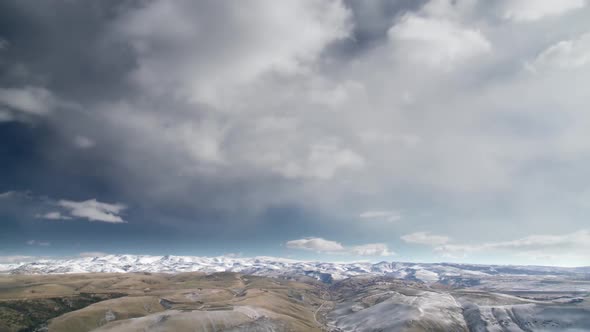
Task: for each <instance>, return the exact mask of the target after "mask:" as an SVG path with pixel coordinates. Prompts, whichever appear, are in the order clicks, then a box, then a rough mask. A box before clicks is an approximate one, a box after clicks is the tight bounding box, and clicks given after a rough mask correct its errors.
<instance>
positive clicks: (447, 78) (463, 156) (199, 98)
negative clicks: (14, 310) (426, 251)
mask: <svg viewBox="0 0 590 332" xmlns="http://www.w3.org/2000/svg"><path fill="white" fill-rule="evenodd" d="M47 12H51V13H54V15H44V14H42V13H47ZM589 18H590V6H588V4H587V1H585V0H563V1H534V0H514V1H508V0H506V1H504V0H501V1H493V2H489V1H483V0H479V1H478V0H457V1H451V0H423V1H381V0H378V1H371V2H358V3H357V2H354V1H344V0H310V1H295V0H293V1H281V2H276V1H267V0H255V1H252V2H249V3H248V5H246V4H244V3H236V2H232V1H225V0H222V1H215V2H212V3H205V2H193V1H188V0H180V1H164V0H148V1H139V2H137V1H123V2H120V1H110V0H108V1H101V2H100V4H95V5H92V6H86V5H85V4H84V3H83V2H80V1H67V2H64V1H57V0H50V1H48V2H46V3H41V4H40V3H37V2H35V1H30V0H23V1H6V2H4V3H2V4H0V20H2V21H3V22H7V23H6V24H5V25H3V27H2V28H1V29H0V71H1V72H2V73H3V75H2V77H1V78H0V126H1V128H0V152H2V154H1V156H2V157H1V158H2V159H1V160H0V164H2V165H3V166H4V167H3V170H2V171H1V172H0V183H2V185H0V192H17V193H24V192H30V197H28V198H22V197H21V198H19V199H18V202H19V203H18V204H11V203H6V202H8V199H5V198H3V196H1V195H2V194H0V205H1V207H2V210H1V211H0V212H2V217H3V218H5V219H6V220H10V225H8V224H7V226H3V227H4V229H0V231H4V232H3V233H5V234H9V233H8V232H11V233H10V235H6V237H7V238H8V239H15V240H10V241H14V246H23V243H24V242H25V241H26V240H27V239H29V238H39V237H37V236H31V237H29V236H28V234H27V236H25V235H26V234H22V232H23V231H22V230H23V229H27V230H31V232H44V231H46V229H41V227H47V226H48V225H52V226H53V227H66V226H63V225H62V224H66V223H69V224H71V223H70V222H53V223H49V222H47V223H44V224H43V226H39V225H37V224H35V222H40V220H38V219H39V218H44V219H50V220H54V221H58V220H65V219H69V218H72V219H83V220H89V221H98V222H102V223H85V224H92V225H83V226H80V227H81V228H80V229H78V228H74V227H72V226H70V227H71V228H69V229H60V230H59V232H58V231H57V230H56V234H57V233H60V234H64V233H68V232H72V234H71V237H72V238H76V237H81V236H84V234H87V233H90V232H89V231H88V229H90V228H91V227H97V229H98V228H99V227H101V226H104V227H119V229H120V230H121V232H128V233H125V234H123V233H121V234H122V237H123V235H125V236H128V237H140V236H154V237H159V236H162V235H161V234H162V233H166V232H168V233H166V234H168V236H170V239H173V240H176V239H180V238H182V237H183V236H185V235H186V234H191V236H192V237H191V239H190V241H189V240H186V241H187V242H186V245H187V246H188V245H189V244H190V243H192V242H194V241H197V242H199V241H200V242H203V243H204V242H205V241H207V240H210V238H211V234H213V235H215V236H218V237H219V239H217V240H219V241H217V242H216V243H218V244H217V246H219V250H224V251H225V250H229V251H235V252H242V251H243V250H242V248H227V245H228V244H233V243H234V242H235V241H234V240H235V239H236V238H242V237H243V234H244V233H246V232H250V233H248V234H249V235H252V236H254V235H256V236H258V235H261V236H262V238H264V239H265V241H268V242H267V243H265V244H264V245H262V244H261V247H264V248H265V249H263V250H266V251H269V250H274V249H276V248H278V247H280V244H284V243H286V241H288V240H289V239H300V240H294V241H299V242H292V241H290V242H292V243H291V245H290V246H291V247H293V248H301V249H308V250H309V252H310V253H313V252H341V253H345V254H347V255H351V256H355V255H359V256H362V255H365V254H367V255H374V256H379V255H387V254H389V253H390V252H389V250H388V247H392V248H396V251H397V252H398V254H399V255H400V257H402V258H416V259H428V257H422V256H419V254H418V253H414V252H413V251H411V250H409V251H408V252H403V250H404V249H403V246H402V247H400V249H398V245H399V244H402V243H400V241H401V242H403V243H408V244H410V243H411V244H427V245H430V246H435V247H437V246H451V245H456V246H462V245H463V244H464V243H468V242H470V241H473V242H474V243H509V242H510V241H516V240H515V239H527V238H529V237H531V236H532V235H533V234H561V233H563V234H575V233H576V232H578V231H579V230H581V229H585V228H584V225H585V222H586V216H587V215H588V213H590V204H588V198H589V197H590V195H589V194H590V190H589V189H588V188H590V180H589V179H588V177H587V174H586V173H587V169H588V167H590V140H588V134H587V133H588V127H589V126H590V116H588V112H587V108H588V107H587V106H588V101H587V99H588V98H587V95H588V93H587V88H586V87H587V86H590V79H589V77H590V60H589V59H590V47H589V45H590V42H589V40H590V38H589V37H588V36H589V34H590V19H589ZM60 198H67V200H59V199H60ZM11 199H12V200H14V199H15V198H14V197H13V198H11ZM2 201H6V202H5V203H2ZM119 202H121V203H119ZM126 206H129V208H126ZM23 211H26V213H23ZM19 212H21V213H19ZM23 216H29V217H31V218H33V219H34V220H33V221H31V220H27V219H26V218H25V217H23ZM34 216H37V217H38V218H37V219H36V220H35V218H34ZM105 223H108V224H110V225H107V224H105ZM78 224H80V223H78ZM83 224H84V223H83ZM83 227H88V229H86V228H84V229H83ZM126 227H127V228H126ZM150 227H159V228H158V231H154V230H153V229H152V228H150ZM92 229H94V228H92ZM124 229H125V230H124ZM499 229H500V230H503V229H510V232H500V233H498V232H497V230H499ZM162 230H165V231H166V232H162ZM144 231H145V233H144ZM19 232H21V233H19ZM150 232H152V233H150ZM147 233H149V234H147ZM140 234H141V235H140ZM146 234H147V235H146ZM306 234H312V235H314V238H302V237H303V236H305V235H306ZM404 234H408V235H406V236H404V237H403V238H402V239H400V236H403V235H404ZM440 234H445V235H440ZM55 237H56V240H54V239H50V240H51V243H52V244H53V245H52V247H54V246H55V244H56V243H57V242H56V241H57V238H58V237H59V236H58V235H56V236H55ZM222 237H226V238H223V239H221V238H222ZM197 238H198V239H197ZM230 238H231V239H230ZM325 238H328V239H333V240H334V241H332V240H325ZM16 239H18V240H16ZM232 241H234V242H232ZM144 242H145V241H141V239H137V241H135V242H133V241H122V242H121V243H120V245H121V246H126V245H127V243H144ZM169 242H174V243H176V242H175V241H169ZM342 243H368V244H370V245H359V246H357V247H354V246H350V245H342ZM179 245H180V244H179ZM212 246H214V245H213V244H211V245H209V246H207V248H210V247H212ZM339 246H340V247H341V248H339ZM287 247H289V245H288V246H287ZM330 247H331V249H330V250H327V249H326V248H330ZM270 248H273V249H270ZM448 248H450V247H448ZM490 248H493V249H494V250H496V249H497V250H500V248H499V247H497V246H492V247H490ZM84 250H86V249H84ZM96 250H107V249H104V248H98V249H97V248H89V249H87V251H96ZM502 250H504V249H502ZM518 250H520V251H519V252H521V253H524V252H525V251H528V250H529V249H527V248H524V247H521V248H520V249H514V250H513V251H515V252H516V251H518ZM447 251H449V250H447ZM473 252H475V253H474V254H473V255H477V258H481V259H487V258H486V257H484V256H485V250H475V251H473ZM195 254H198V253H195ZM404 255H405V256H404ZM432 255H438V254H437V253H436V252H435V253H433V254H432ZM436 257H438V256H436ZM513 257H515V256H514V255H511V254H510V255H506V256H505V259H506V260H507V261H511V262H512V261H514V258H513ZM474 259H475V258H474ZM523 260H526V259H525V258H523ZM580 261H582V262H586V263H587V264H590V262H588V260H587V259H586V260H585V261H584V260H580Z"/></svg>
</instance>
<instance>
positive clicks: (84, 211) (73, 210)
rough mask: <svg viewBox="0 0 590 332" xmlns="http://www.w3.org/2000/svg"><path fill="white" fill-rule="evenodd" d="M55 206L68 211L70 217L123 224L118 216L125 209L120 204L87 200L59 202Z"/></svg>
mask: <svg viewBox="0 0 590 332" xmlns="http://www.w3.org/2000/svg"><path fill="white" fill-rule="evenodd" d="M57 205H58V206H61V207H63V208H65V209H67V210H69V213H70V215H71V216H72V217H78V218H86V219H88V220H90V221H102V222H108V223H123V222H125V221H124V220H123V219H122V218H121V216H120V215H119V214H120V213H121V212H122V211H123V210H125V209H126V208H127V207H126V206H125V205H123V204H121V203H116V204H109V203H103V202H99V201H97V200H96V199H89V200H87V201H82V202H75V201H68V200H60V201H59V202H57Z"/></svg>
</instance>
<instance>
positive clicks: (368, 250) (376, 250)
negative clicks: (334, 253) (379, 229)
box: [350, 243, 395, 256]
mask: <svg viewBox="0 0 590 332" xmlns="http://www.w3.org/2000/svg"><path fill="white" fill-rule="evenodd" d="M350 253H351V254H353V255H356V256H393V255H395V252H393V251H390V250H389V248H388V247H387V245H386V244H384V243H369V244H363V245H360V246H353V247H352V248H350Z"/></svg>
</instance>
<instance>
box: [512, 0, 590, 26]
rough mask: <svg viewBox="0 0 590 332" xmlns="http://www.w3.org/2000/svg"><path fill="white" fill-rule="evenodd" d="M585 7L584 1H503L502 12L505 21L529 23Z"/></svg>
mask: <svg viewBox="0 0 590 332" xmlns="http://www.w3.org/2000/svg"><path fill="white" fill-rule="evenodd" d="M585 5H586V0H559V1H553V0H503V1H502V10H503V17H504V18H505V19H509V20H514V21H522V22H530V21H537V20H540V19H542V18H545V17H550V16H558V15H561V14H564V13H567V12H569V11H572V10H575V9H580V8H582V7H584V6H585Z"/></svg>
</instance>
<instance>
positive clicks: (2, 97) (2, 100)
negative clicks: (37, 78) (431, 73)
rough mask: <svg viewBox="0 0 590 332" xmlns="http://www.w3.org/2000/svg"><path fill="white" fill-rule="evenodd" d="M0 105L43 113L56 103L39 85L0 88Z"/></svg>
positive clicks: (48, 92)
mask: <svg viewBox="0 0 590 332" xmlns="http://www.w3.org/2000/svg"><path fill="white" fill-rule="evenodd" d="M0 105H2V106H4V107H7V108H9V109H11V110H14V111H19V112H25V113H28V114H34V115H45V114H47V113H49V112H50V111H51V110H52V109H53V108H54V107H55V106H57V105H58V101H57V99H56V98H55V97H54V96H53V94H52V93H51V92H50V91H49V90H47V89H45V88H41V87H35V86H26V87H23V88H0Z"/></svg>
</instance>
